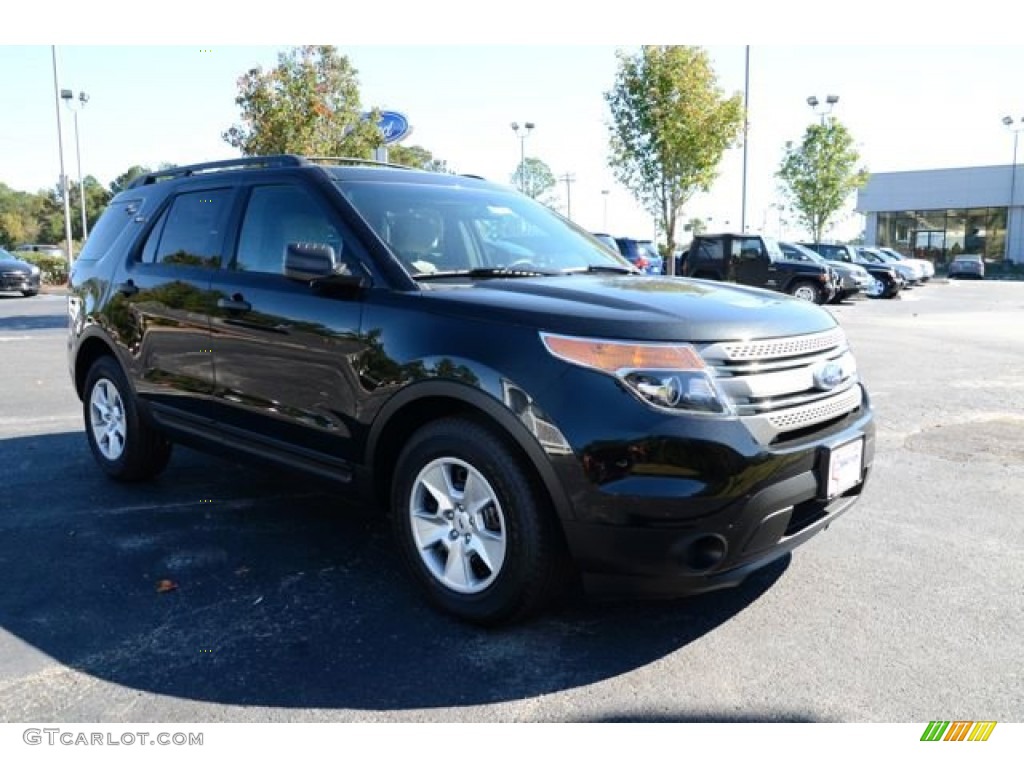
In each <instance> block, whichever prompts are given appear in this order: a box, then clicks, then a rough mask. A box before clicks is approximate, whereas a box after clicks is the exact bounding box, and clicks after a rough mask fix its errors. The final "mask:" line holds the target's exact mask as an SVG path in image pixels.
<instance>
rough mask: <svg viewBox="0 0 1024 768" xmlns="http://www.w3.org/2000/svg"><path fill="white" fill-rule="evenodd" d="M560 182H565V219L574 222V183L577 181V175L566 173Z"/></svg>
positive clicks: (560, 178) (560, 177) (559, 178)
mask: <svg viewBox="0 0 1024 768" xmlns="http://www.w3.org/2000/svg"><path fill="white" fill-rule="evenodd" d="M558 180H559V181H564V182H565V218H567V219H568V220H569V221H572V183H573V182H574V181H576V174H575V173H564V174H562V175H561V176H559V177H558Z"/></svg>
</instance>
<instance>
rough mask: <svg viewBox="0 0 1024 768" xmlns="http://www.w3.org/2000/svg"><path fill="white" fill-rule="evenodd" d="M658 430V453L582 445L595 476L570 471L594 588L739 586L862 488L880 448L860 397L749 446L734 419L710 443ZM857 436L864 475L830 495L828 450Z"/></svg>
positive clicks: (580, 542)
mask: <svg viewBox="0 0 1024 768" xmlns="http://www.w3.org/2000/svg"><path fill="white" fill-rule="evenodd" d="M656 439H657V440H659V441H661V442H662V443H663V445H662V447H661V448H662V449H661V450H660V451H659V452H658V453H659V455H657V456H651V455H650V454H651V450H650V445H646V446H645V445H644V443H650V442H651V440H646V441H644V440H640V441H636V442H633V443H629V442H625V443H623V444H622V445H621V450H620V451H618V458H616V456H615V455H614V453H615V452H613V453H611V454H610V453H609V452H608V450H607V448H603V449H602V451H603V453H604V454H605V455H604V456H603V457H598V458H595V457H594V454H584V457H583V458H584V462H583V467H582V470H583V473H584V474H585V475H589V478H588V479H589V480H590V482H589V483H586V485H582V484H581V483H580V478H578V477H575V478H572V479H571V481H570V487H572V491H573V492H572V493H571V497H572V498H573V501H574V506H575V508H576V512H577V514H576V516H575V518H574V519H564V520H563V526H564V530H565V533H566V539H567V541H568V544H569V548H570V551H571V553H572V555H573V558H574V560H575V562H576V563H577V565H578V566H579V568H580V570H581V572H582V575H583V580H584V583H585V585H586V586H587V588H588V589H589V590H591V591H594V592H599V593H602V594H644V595H652V596H677V595H686V594H696V593H700V592H707V591H710V590H715V589H721V588H724V587H731V586H736V585H738V584H739V583H740V582H742V581H743V579H745V578H746V577H747V576H748V575H749V574H750V573H752V572H753V571H755V570H758V569H760V568H762V567H764V566H765V565H768V564H769V563H771V562H772V561H774V560H776V559H778V558H779V557H782V556H783V555H785V554H786V553H788V552H790V551H792V550H793V549H794V548H795V547H797V546H799V545H800V544H802V543H804V542H805V541H807V540H808V539H810V538H811V537H812V536H814V535H815V534H817V533H819V532H821V531H822V530H824V529H825V528H827V527H828V526H829V525H830V524H831V523H832V522H833V521H834V520H835V519H836V518H838V517H839V516H840V515H842V514H843V513H844V512H846V511H847V510H848V509H849V508H850V507H851V506H852V505H853V504H854V503H855V502H856V501H857V499H858V498H859V497H860V494H861V493H862V491H863V489H864V487H865V484H866V482H867V478H868V475H869V474H870V469H871V464H872V462H873V458H874V449H875V430H874V425H873V421H872V416H871V412H870V407H869V405H868V402H867V398H866V396H865V399H864V403H863V405H862V407H861V408H860V409H859V410H858V411H855V412H854V413H852V414H849V415H848V416H847V417H845V418H843V419H842V420H841V421H840V422H839V423H837V424H833V425H831V426H829V427H827V428H826V429H824V430H822V431H820V432H818V433H817V434H816V435H814V436H813V438H805V439H801V440H794V441H791V442H789V443H783V444H780V445H778V446H769V447H760V446H759V447H758V449H757V450H754V451H748V450H746V449H747V448H749V446H747V445H743V444H742V438H741V432H740V431H734V430H729V429H723V430H720V431H719V441H720V443H721V444H719V445H717V446H710V445H707V444H706V443H705V442H704V441H703V440H696V441H693V440H688V439H686V438H683V437H680V438H679V440H678V442H676V441H673V440H672V439H671V438H667V437H659V438H656ZM859 439H863V441H864V442H863V453H862V457H861V476H860V482H859V483H858V484H857V485H855V486H854V487H852V488H849V489H848V490H847V491H845V492H844V493H842V494H840V495H838V496H836V497H834V498H826V495H825V479H824V477H825V476H826V475H827V467H828V457H829V455H830V451H831V450H833V449H835V448H838V447H840V446H843V445H846V444H848V443H850V442H851V441H854V440H859ZM737 443H739V444H737ZM607 444H608V443H607V442H605V445H607ZM737 449H738V450H737ZM645 454H646V455H645ZM631 455H632V459H631V458H630V456H631ZM672 456H676V457H677V458H678V461H677V463H676V464H675V465H674V466H673V464H672V463H671V461H672V459H671V457H672ZM698 456H699V457H700V458H699V459H697V460H696V462H694V459H695V457H698ZM644 458H646V459H647V460H648V461H651V463H650V464H647V465H644V464H641V463H640V459H644ZM631 461H632V464H630V462H631ZM588 462H589V465H590V466H588ZM597 464H603V467H597V468H596V469H595V466H596V465H597ZM609 467H611V470H609ZM616 468H617V469H618V475H616V473H615V470H616ZM563 471H564V470H563ZM602 472H603V473H604V475H602ZM595 481H596V482H595Z"/></svg>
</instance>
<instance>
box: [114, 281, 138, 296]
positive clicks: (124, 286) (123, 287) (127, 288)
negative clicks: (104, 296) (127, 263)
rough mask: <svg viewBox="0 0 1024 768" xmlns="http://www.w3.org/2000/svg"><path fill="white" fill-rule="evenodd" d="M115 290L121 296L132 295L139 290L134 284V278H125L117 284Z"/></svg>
mask: <svg viewBox="0 0 1024 768" xmlns="http://www.w3.org/2000/svg"><path fill="white" fill-rule="evenodd" d="M117 292H118V293H120V294H121V295H122V296H126V297H127V296H134V295H135V294H136V293H138V292H139V286H137V285H136V284H135V281H134V280H126V281H125V282H123V283H121V284H120V285H118V286H117Z"/></svg>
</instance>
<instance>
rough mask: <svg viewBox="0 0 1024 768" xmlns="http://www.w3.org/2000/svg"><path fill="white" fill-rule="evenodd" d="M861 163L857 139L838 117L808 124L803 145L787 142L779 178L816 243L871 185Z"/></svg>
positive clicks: (784, 191)
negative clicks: (852, 197) (858, 191)
mask: <svg viewBox="0 0 1024 768" xmlns="http://www.w3.org/2000/svg"><path fill="white" fill-rule="evenodd" d="M859 163H860V155H859V154H858V152H857V150H856V148H855V147H854V144H853V137H852V136H851V135H850V132H849V131H848V130H847V129H846V126H844V125H843V124H842V123H840V122H839V121H838V120H836V119H835V118H829V119H827V120H823V121H822V122H820V123H812V124H811V125H808V126H807V130H806V131H805V132H804V138H803V141H802V142H801V143H800V144H799V145H795V144H793V142H791V141H787V142H786V151H785V155H784V156H783V159H782V165H781V167H780V168H779V171H778V173H777V174H776V176H777V177H778V178H779V179H780V181H781V182H782V191H783V193H784V194H785V195H786V197H787V198H788V200H789V203H790V205H791V206H792V208H793V210H794V211H796V214H797V216H798V218H799V220H800V223H801V224H803V225H804V226H805V227H807V229H808V230H809V231H810V233H811V237H812V238H813V240H814V242H816V243H818V242H821V238H822V236H823V235H824V233H825V231H826V230H827V229H828V227H829V225H830V224H831V222H832V220H833V219H834V218H835V215H836V214H837V213H839V211H840V210H841V209H842V207H843V205H844V204H845V203H846V200H847V199H848V198H849V196H850V195H851V194H852V193H853V192H854V191H855V190H856V189H858V188H859V187H862V186H864V184H865V183H866V182H867V179H868V172H867V170H866V169H864V168H858V167H857V166H858V165H859Z"/></svg>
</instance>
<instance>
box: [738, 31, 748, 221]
mask: <svg viewBox="0 0 1024 768" xmlns="http://www.w3.org/2000/svg"><path fill="white" fill-rule="evenodd" d="M749 115H750V46H749V45H748V46H747V53H746V57H745V64H744V74H743V194H742V197H743V200H742V204H741V213H740V231H741V232H746V231H747V139H748V136H747V134H748V132H749V129H750V120H749V119H748V118H749Z"/></svg>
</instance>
